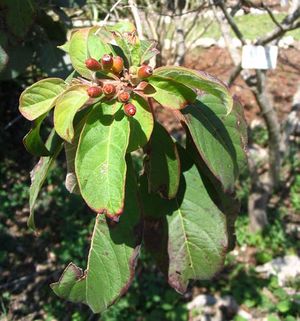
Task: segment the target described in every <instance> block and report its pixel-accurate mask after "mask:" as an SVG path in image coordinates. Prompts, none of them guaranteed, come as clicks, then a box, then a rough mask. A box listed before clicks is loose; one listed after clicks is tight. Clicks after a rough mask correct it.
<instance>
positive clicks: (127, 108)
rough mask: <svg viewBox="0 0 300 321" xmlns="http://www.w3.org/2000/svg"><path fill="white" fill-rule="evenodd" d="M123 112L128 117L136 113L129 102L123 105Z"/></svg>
mask: <svg viewBox="0 0 300 321" xmlns="http://www.w3.org/2000/svg"><path fill="white" fill-rule="evenodd" d="M124 113H125V114H126V115H127V116H129V117H132V116H134V115H135V113H136V108H135V106H134V105H133V104H131V103H127V104H125V105H124Z"/></svg>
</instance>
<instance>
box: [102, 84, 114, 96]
mask: <svg viewBox="0 0 300 321" xmlns="http://www.w3.org/2000/svg"><path fill="white" fill-rule="evenodd" d="M103 93H104V95H105V96H113V95H114V94H115V93H116V87H115V86H114V85H113V84H105V85H104V86H103Z"/></svg>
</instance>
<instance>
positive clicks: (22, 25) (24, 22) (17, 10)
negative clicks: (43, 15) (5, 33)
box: [4, 0, 35, 37]
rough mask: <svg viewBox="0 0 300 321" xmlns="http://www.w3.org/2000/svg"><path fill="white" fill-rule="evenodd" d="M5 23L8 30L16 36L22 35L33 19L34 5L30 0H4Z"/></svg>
mask: <svg viewBox="0 0 300 321" xmlns="http://www.w3.org/2000/svg"><path fill="white" fill-rule="evenodd" d="M4 4H5V5H6V6H7V11H6V15H5V16H6V23H7V26H8V28H9V30H10V31H11V32H12V33H13V34H14V35H16V36H18V37H24V36H25V35H26V33H27V32H28V30H29V28H30V26H31V25H32V23H33V21H34V19H33V18H34V13H35V5H34V2H33V1H31V0H14V1H11V0H5V1H4Z"/></svg>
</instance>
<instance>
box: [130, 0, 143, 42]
mask: <svg viewBox="0 0 300 321" xmlns="http://www.w3.org/2000/svg"><path fill="white" fill-rule="evenodd" d="M128 4H129V6H130V9H131V13H132V15H133V19H134V22H135V27H136V31H137V34H138V36H139V38H140V39H144V36H143V28H142V22H141V18H140V14H139V11H138V8H137V5H136V2H135V1H134V0H128Z"/></svg>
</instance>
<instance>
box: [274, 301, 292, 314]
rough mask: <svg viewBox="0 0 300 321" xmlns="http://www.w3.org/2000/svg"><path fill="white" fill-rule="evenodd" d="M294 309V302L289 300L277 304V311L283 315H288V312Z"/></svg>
mask: <svg viewBox="0 0 300 321" xmlns="http://www.w3.org/2000/svg"><path fill="white" fill-rule="evenodd" d="M291 307H292V302H291V301H289V300H284V301H281V302H279V303H278V304H277V309H278V311H280V312H281V313H286V312H288V311H289V310H290V309H291Z"/></svg>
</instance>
